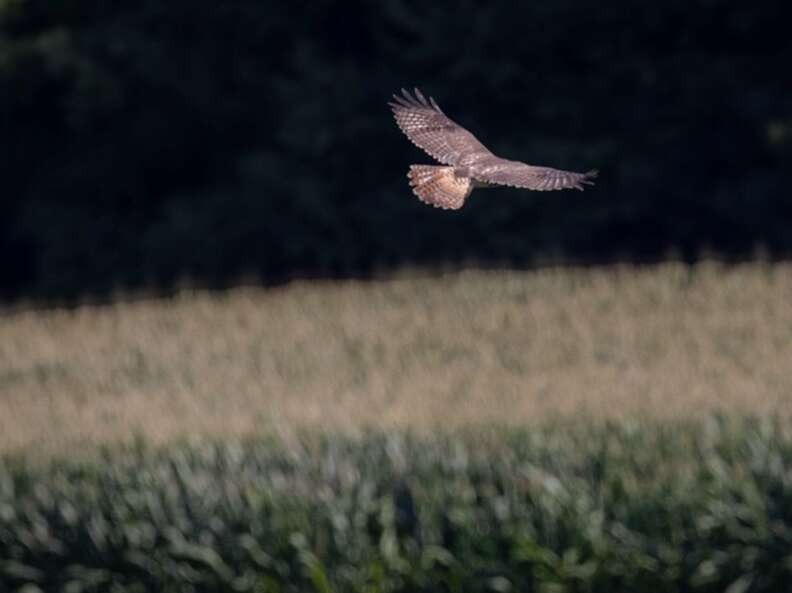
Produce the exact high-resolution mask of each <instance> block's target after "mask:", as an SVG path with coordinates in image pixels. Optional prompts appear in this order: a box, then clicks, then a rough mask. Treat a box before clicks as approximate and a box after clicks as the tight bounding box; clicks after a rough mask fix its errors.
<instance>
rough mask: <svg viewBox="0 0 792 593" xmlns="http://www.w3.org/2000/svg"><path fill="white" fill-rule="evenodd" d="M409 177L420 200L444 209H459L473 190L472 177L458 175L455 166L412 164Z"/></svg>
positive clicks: (411, 185)
mask: <svg viewBox="0 0 792 593" xmlns="http://www.w3.org/2000/svg"><path fill="white" fill-rule="evenodd" d="M407 178H408V179H409V180H410V187H412V190H413V193H414V194H415V195H416V196H418V199H419V200H421V201H422V202H424V203H426V204H431V205H432V206H434V207H435V208H442V209H443V210H459V209H460V208H461V207H462V205H463V204H464V203H465V199H466V198H467V197H468V196H469V195H470V192H471V191H473V183H472V182H471V179H470V177H460V176H457V174H456V173H455V172H454V167H441V166H436V165H410V170H409V172H408V173H407Z"/></svg>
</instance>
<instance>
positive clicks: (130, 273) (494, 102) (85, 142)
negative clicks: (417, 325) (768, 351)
mask: <svg viewBox="0 0 792 593" xmlns="http://www.w3.org/2000/svg"><path fill="white" fill-rule="evenodd" d="M784 6H785V4H784V3H783V2H781V1H778V2H755V3H744V2H736V1H728V0H720V1H712V0H698V1H694V2H690V1H684V2H683V1H668V2H647V3H642V5H641V6H640V9H636V7H635V5H634V4H633V3H629V2H609V3H606V4H601V3H594V2H577V1H575V2H573V1H571V0H560V1H558V2H533V3H524V4H521V5H520V6H518V7H513V6H511V7H508V8H507V4H506V3H478V2H472V1H468V2H462V3H459V4H458V5H456V6H455V8H454V9H453V10H449V9H448V8H447V7H444V6H440V5H437V6H434V5H431V4H426V3H422V2H406V1H403V0H388V1H385V2H381V3H376V5H375V4H374V3H363V2H346V3H343V4H339V3H336V2H330V1H317V2H312V3H310V4H309V5H307V6H304V7H301V8H300V9H299V10H297V9H295V8H294V7H293V6H290V5H287V4H285V3H283V4H281V3H275V2H261V1H243V0H240V1H236V2H226V3H216V2H209V1H204V0H198V1H196V0H190V1H189V2H187V1H186V0H176V1H172V2H168V3H162V2H158V1H154V0H150V1H143V0H138V1H132V2H124V3H120V4H108V3H105V2H98V1H84V2H80V3H53V2H49V1H46V0H14V1H5V2H2V3H0V121H2V125H3V129H4V133H3V141H2V143H0V176H2V184H3V187H2V208H3V214H2V216H1V217H0V253H2V258H3V265H2V269H1V270H0V286H2V293H3V294H4V295H5V296H6V297H10V298H16V297H32V298H41V297H43V298H55V299H64V298H65V299H69V298H72V297H76V296H80V295H86V294H94V295H100V294H103V293H106V292H107V291H110V290H115V289H122V290H125V289H139V288H152V287H169V286H172V285H173V283H174V282H176V281H178V280H180V279H183V278H185V277H189V278H191V279H193V280H194V281H195V282H197V283H199V284H201V285H209V286H220V285H228V284H232V283H234V282H236V281H238V280H239V278H240V277H242V276H246V277H250V276H253V277H254V278H258V279H260V280H262V281H264V282H266V283H269V282H277V281H280V280H283V279H285V278H288V277H293V276H339V275H340V276H344V275H359V274H366V273H369V272H371V271H372V270H377V269H383V268H384V269H393V268H396V267H399V266H401V265H404V264H418V265H434V264H438V263H451V264H458V263H465V262H471V261H474V262H477V263H479V264H483V265H512V266H514V265H519V266H525V265H534V264H536V263H538V262H541V261H546V260H547V259H552V260H553V261H559V260H561V261H563V260H569V261H576V262H589V261H592V262H598V261H603V260H640V261H643V260H646V259H656V258H662V257H665V256H667V254H668V253H669V250H671V251H672V252H674V253H675V254H676V256H681V257H683V258H685V259H695V258H697V257H698V256H699V254H700V253H702V251H705V250H706V251H708V252H715V253H718V254H721V255H722V256H724V257H751V256H753V255H754V254H755V252H756V250H757V249H761V250H762V251H763V253H769V254H770V255H771V256H772V257H781V256H784V255H786V254H788V253H789V251H790V248H792V239H791V238H790V237H792V234H790V233H789V232H788V229H789V225H790V223H792V200H790V199H789V190H788V187H789V182H790V181H791V179H790V176H792V169H790V167H789V166H788V164H789V162H790V157H792V103H790V101H789V97H790V82H789V81H790V78H789V76H788V75H786V74H784V73H785V72H786V71H787V70H788V67H789V64H790V63H792V41H791V40H792V37H790V35H789V31H788V18H786V17H787V16H788V10H785V8H784ZM413 85H418V86H420V87H421V88H422V89H423V90H424V91H426V93H427V94H431V95H432V96H434V97H435V98H436V99H437V101H438V102H439V103H440V105H441V106H442V107H443V109H444V110H445V111H446V112H447V113H448V114H449V115H450V116H451V117H452V118H453V119H455V120H456V121H458V122H459V123H461V124H462V125H464V126H466V127H469V128H470V129H471V130H472V131H473V132H474V133H475V134H476V135H477V136H478V137H479V138H480V139H481V140H482V141H483V142H484V143H485V144H487V145H488V146H489V147H490V148H492V149H493V151H495V152H496V153H498V154H501V155H503V156H506V157H510V158H515V159H520V160H525V161H528V162H531V163H535V164H543V165H550V166H555V167H559V168H567V169H572V170H579V171H585V170H588V169H590V168H599V169H600V170H601V177H600V181H599V183H598V185H597V186H596V188H594V189H593V190H591V191H587V192H585V193H578V192H564V193H553V194H529V193H526V192H519V191H514V190H487V192H476V193H475V194H474V195H473V198H472V200H471V202H470V203H469V204H468V205H467V206H466V207H465V208H464V209H463V210H462V211H460V212H458V213H441V212H438V211H435V210H433V209H431V208H427V207H425V206H423V205H422V204H420V203H419V202H418V201H417V200H416V199H415V198H414V197H413V196H412V195H411V193H410V190H409V188H408V187H407V183H406V179H405V173H406V171H407V167H408V165H409V164H410V163H421V162H427V163H428V162H431V159H430V158H429V157H428V156H426V155H424V154H423V153H421V152H419V151H418V150H417V149H415V148H414V147H413V146H412V145H410V144H409V142H407V140H406V139H405V138H403V137H402V136H401V134H400V133H399V131H398V130H397V128H396V126H395V125H394V123H393V121H392V117H391V115H390V113H389V111H388V109H387V107H386V105H385V102H386V101H387V100H388V98H389V96H390V94H391V93H392V92H395V91H397V90H398V88H399V87H401V86H413ZM784 163H786V164H787V166H783V165H784Z"/></svg>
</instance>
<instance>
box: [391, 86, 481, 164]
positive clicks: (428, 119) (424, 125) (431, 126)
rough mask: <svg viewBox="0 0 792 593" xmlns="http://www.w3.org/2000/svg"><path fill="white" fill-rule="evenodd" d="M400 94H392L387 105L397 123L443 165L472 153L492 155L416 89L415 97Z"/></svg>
mask: <svg viewBox="0 0 792 593" xmlns="http://www.w3.org/2000/svg"><path fill="white" fill-rule="evenodd" d="M402 95H403V96H398V95H393V102H391V103H388V105H390V106H391V108H392V109H393V115H394V116H395V117H396V123H397V124H398V126H399V128H400V129H401V131H402V132H404V134H405V135H406V136H407V138H409V139H410V141H412V143H413V144H415V145H416V146H418V148H421V149H423V150H425V151H426V152H427V153H428V154H429V155H430V156H432V157H434V158H435V159H437V160H438V161H440V162H441V163H443V164H445V165H456V164H458V163H459V161H460V159H461V158H462V157H463V156H465V155H470V154H471V153H482V154H492V153H491V152H490V151H489V150H487V148H486V147H485V146H484V145H483V144H482V143H481V142H479V141H478V140H477V139H476V137H475V136H474V135H473V134H471V133H470V132H468V131H467V130H466V129H465V128H463V127H462V126H460V125H459V124H457V123H455V122H454V121H452V120H451V119H449V118H448V117H446V115H445V114H444V113H443V112H442V111H441V110H440V107H439V106H438V105H437V103H435V100H434V99H432V98H431V97H430V98H429V100H428V101H427V100H426V98H425V97H424V96H423V94H422V93H421V91H419V90H418V89H415V96H414V97H413V96H412V95H410V93H408V92H407V91H405V90H404V89H402Z"/></svg>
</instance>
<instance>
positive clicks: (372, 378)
mask: <svg viewBox="0 0 792 593" xmlns="http://www.w3.org/2000/svg"><path fill="white" fill-rule="evenodd" d="M790 294H792V265H790V264H775V265H768V264H766V263H760V262H757V263H753V264H750V265H748V264H744V265H737V266H725V265H722V264H714V263H711V262H708V263H701V264H697V265H695V266H686V265H683V264H680V263H669V264H663V265H660V266H645V267H635V266H614V267H604V268H590V269H586V268H577V269H575V268H558V269H543V270H538V271H527V272H515V271H512V272H505V271H500V272H498V271H473V270H471V271H467V272H464V273H449V274H438V275H434V276H430V277H427V276H426V275H420V274H413V275H405V276H403V277H401V278H392V279H390V280H383V281H376V282H361V281H327V282H295V283H292V284H291V285H289V286H286V287H282V288H278V289H268V290H263V289H260V288H248V289H236V290H231V291H227V292H224V293H213V292H207V291H185V292H183V293H181V294H180V295H179V296H178V297H177V298H173V299H150V300H143V301H140V302H132V303H116V304H113V305H109V306H83V307H79V308H75V309H54V310H43V311H42V310H29V311H17V312H8V314H7V315H4V316H3V317H2V318H1V319H0V321H2V322H1V323H0V451H12V450H17V449H29V450H30V449H36V450H50V451H51V450H55V451H61V450H63V449H64V448H65V447H73V446H75V445H78V444H81V443H86V444H89V445H90V444H94V443H106V442H113V441H116V440H119V439H121V440H125V439H128V438H131V437H132V436H133V435H135V434H139V435H143V436H145V438H146V439H148V440H153V441H155V442H158V443H162V442H167V441H170V440H172V439H174V438H178V437H179V436H180V435H184V434H189V435H212V436H216V437H218V438H219V437H235V436H239V435H245V434H250V433H251V432H257V431H259V430H261V429H262V427H264V428H266V429H273V430H277V431H278V432H279V433H283V434H288V433H291V432H293V431H295V430H308V429H319V430H333V431H340V432H343V431H349V430H352V431H354V430H357V429H360V428H361V427H376V428H383V429H393V428H399V429H404V428H409V429H411V430H422V431H431V430H434V429H435V428H437V427H438V426H442V427H444V428H448V427H451V426H469V425H471V424H481V423H487V422H496V423H514V424H519V425H523V424H525V423H526V422H528V423H534V422H537V421H540V420H543V419H546V418H548V417H553V416H558V415H561V416H565V415H574V414H577V413H583V414H585V415H586V416H587V417H589V418H614V417H620V416H631V417H651V418H666V419H667V418H672V417H677V418H679V417H681V418H691V417H701V416H702V415H707V414H710V413H712V412H715V411H721V412H723V413H728V414H742V413H750V414H757V415H765V414H772V413H774V412H777V411H780V410H785V409H790V407H792V406H790V395H792V373H790V369H789V362H790V360H792V340H790V335H792V302H790V299H789V295H790Z"/></svg>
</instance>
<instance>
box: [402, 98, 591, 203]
mask: <svg viewBox="0 0 792 593" xmlns="http://www.w3.org/2000/svg"><path fill="white" fill-rule="evenodd" d="M414 93H415V96H412V95H410V93H408V92H407V91H405V90H404V89H402V96H399V95H393V102H390V103H388V105H390V107H391V109H392V110H393V115H394V117H395V118H396V124H397V125H398V126H399V129H401V131H402V132H404V134H405V135H406V136H407V138H409V139H410V141H411V142H412V143H413V144H415V145H416V146H417V147H418V148H421V149H422V150H424V151H425V152H426V153H427V154H429V155H430V156H431V157H433V158H435V159H436V160H438V161H440V162H441V163H442V164H443V165H445V166H439V165H410V171H409V172H408V173H407V178H408V179H409V180H410V187H412V191H413V193H414V194H415V195H416V196H418V198H419V199H420V200H421V201H422V202H425V203H427V204H431V205H432V206H435V207H436V208H442V209H444V210H458V209H459V208H461V207H462V205H463V204H464V203H465V199H467V197H468V196H469V195H470V192H472V191H473V188H475V187H493V186H498V185H506V186H509V187H518V188H524V189H533V190H537V191H548V190H554V189H566V188H575V189H579V190H583V186H584V185H593V184H594V182H593V181H592V179H594V178H595V177H596V176H597V171H596V170H593V171H589V172H588V173H573V172H571V171H560V170H558V169H551V168H550V167H534V166H533V165H528V164H526V163H521V162H520V161H510V160H508V159H502V158H500V157H498V156H495V155H494V154H492V152H490V151H489V149H487V147H486V146H484V145H483V144H482V143H481V142H479V141H478V139H476V137H475V136H474V135H473V134H471V133H470V132H468V131H467V130H466V129H465V128H463V127H462V126H460V125H459V124H458V123H456V122H454V121H453V120H451V119H450V118H448V117H447V116H446V115H445V113H443V111H442V109H440V107H439V106H438V105H437V103H436V102H435V100H434V99H433V98H431V97H429V100H428V101H427V100H426V98H425V97H424V96H423V94H422V93H421V91H419V90H418V89H415V91H414Z"/></svg>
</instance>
